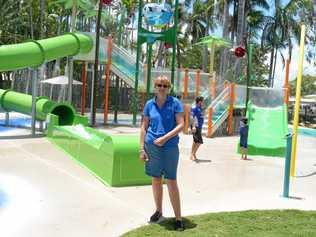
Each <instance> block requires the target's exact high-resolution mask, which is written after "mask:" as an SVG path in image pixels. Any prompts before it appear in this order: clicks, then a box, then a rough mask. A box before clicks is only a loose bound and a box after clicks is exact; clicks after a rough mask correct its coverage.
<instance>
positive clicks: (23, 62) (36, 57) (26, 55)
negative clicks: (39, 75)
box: [0, 33, 93, 72]
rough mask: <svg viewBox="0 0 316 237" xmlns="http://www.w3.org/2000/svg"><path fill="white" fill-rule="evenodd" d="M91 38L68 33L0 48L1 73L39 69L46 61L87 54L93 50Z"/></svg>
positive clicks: (80, 34)
mask: <svg viewBox="0 0 316 237" xmlns="http://www.w3.org/2000/svg"><path fill="white" fill-rule="evenodd" d="M92 44H93V41H92V39H91V37H90V36H88V35H85V34H82V33H67V34H65V35H62V36H57V37H53V38H48V39H43V40H37V41H35V40H30V41H28V42H25V43H20V44H11V45H3V46H1V47H0V72H3V71H12V70H17V69H22V68H26V67H38V66H40V65H42V64H43V63H44V62H46V61H52V60H55V59H57V58H62V57H66V56H73V55H76V54H78V53H87V52H89V51H90V50H91V48H92Z"/></svg>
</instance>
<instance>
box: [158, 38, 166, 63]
mask: <svg viewBox="0 0 316 237" xmlns="http://www.w3.org/2000/svg"><path fill="white" fill-rule="evenodd" d="M164 46H165V42H163V41H160V43H159V47H158V56H157V66H158V67H162V66H163V59H164V57H165V55H166V54H165V47H164Z"/></svg>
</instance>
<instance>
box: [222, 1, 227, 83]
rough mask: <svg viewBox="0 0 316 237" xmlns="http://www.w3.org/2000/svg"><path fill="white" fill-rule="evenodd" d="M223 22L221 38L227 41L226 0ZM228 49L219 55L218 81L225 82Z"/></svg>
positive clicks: (225, 2)
mask: <svg viewBox="0 0 316 237" xmlns="http://www.w3.org/2000/svg"><path fill="white" fill-rule="evenodd" d="M223 15H224V18H223V19H224V20H223V38H224V39H228V37H229V21H228V19H229V4H228V0H225V1H224V13H223ZM228 53H229V51H228V49H226V48H225V49H224V50H223V51H222V53H221V65H220V80H225V72H226V69H227V57H228Z"/></svg>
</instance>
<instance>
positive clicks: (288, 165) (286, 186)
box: [283, 133, 293, 198]
mask: <svg viewBox="0 0 316 237" xmlns="http://www.w3.org/2000/svg"><path fill="white" fill-rule="evenodd" d="M292 137H293V134H292V133H289V134H287V135H286V154H285V166H284V183H283V197H286V198H288V197H289V187H290V168H291V153H292Z"/></svg>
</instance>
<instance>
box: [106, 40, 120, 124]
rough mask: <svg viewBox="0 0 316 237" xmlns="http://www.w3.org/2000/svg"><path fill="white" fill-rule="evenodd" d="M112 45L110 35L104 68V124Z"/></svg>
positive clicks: (107, 107)
mask: <svg viewBox="0 0 316 237" xmlns="http://www.w3.org/2000/svg"><path fill="white" fill-rule="evenodd" d="M112 46H113V40H112V37H111V36H110V37H109V38H108V46H107V49H108V51H107V58H108V61H107V63H106V68H105V83H104V84H105V86H104V109H103V123H104V125H105V124H107V122H108V112H109V86H110V70H111V63H112ZM116 96H117V95H116Z"/></svg>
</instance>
